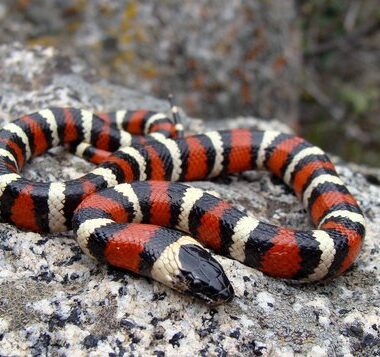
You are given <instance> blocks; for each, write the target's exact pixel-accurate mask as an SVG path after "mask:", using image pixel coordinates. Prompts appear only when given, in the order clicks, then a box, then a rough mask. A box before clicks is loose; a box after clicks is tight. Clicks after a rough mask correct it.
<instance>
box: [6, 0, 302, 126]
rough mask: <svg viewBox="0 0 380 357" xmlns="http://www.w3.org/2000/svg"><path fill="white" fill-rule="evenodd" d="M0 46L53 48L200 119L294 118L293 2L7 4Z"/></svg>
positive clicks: (296, 42) (63, 0) (59, 0)
mask: <svg viewBox="0 0 380 357" xmlns="http://www.w3.org/2000/svg"><path fill="white" fill-rule="evenodd" d="M0 20H1V27H2V29H3V31H1V33H0V42H1V41H6V42H7V41H14V40H15V39H16V40H18V41H22V42H24V43H27V44H44V45H46V44H49V45H51V46H55V47H56V48H60V49H61V50H63V51H65V53H66V54H68V55H70V56H81V57H82V58H83V59H85V61H86V62H87V63H89V64H90V65H91V66H92V67H94V68H97V70H98V72H99V73H100V74H101V75H102V76H106V77H108V78H111V79H112V80H113V81H117V82H118V83H121V84H124V85H127V86H129V87H133V88H136V89H137V90H143V91H145V92H152V93H155V94H156V95H158V96H166V95H167V93H168V92H174V93H176V95H177V99H178V101H179V103H180V104H181V106H183V107H185V108H186V109H187V111H189V112H191V113H192V114H193V115H199V113H202V114H203V115H207V116H224V117H227V116H228V115H231V113H236V112H237V111H239V112H243V111H244V112H245V113H250V114H251V115H252V114H253V115H258V116H261V117H266V118H269V117H278V118H280V117H281V118H283V120H286V121H288V122H289V123H290V122H293V123H294V120H296V118H297V109H298V95H299V94H298V88H297V82H298V80H299V75H300V73H301V71H300V67H301V65H300V64H301V59H300V56H301V55H300V34H299V29H298V27H297V26H296V23H297V22H296V11H295V4H294V1H293V0H282V1H259V0H251V1H246V2H244V1H243V2H242V1H240V0H219V1H215V0H201V1H199V0H198V1H187V2H183V1H180V0H171V1H160V2H157V1H137V0H130V1H124V0H91V1H90V0H81V1H77V0H37V1H14V0H3V1H2V2H1V3H0Z"/></svg>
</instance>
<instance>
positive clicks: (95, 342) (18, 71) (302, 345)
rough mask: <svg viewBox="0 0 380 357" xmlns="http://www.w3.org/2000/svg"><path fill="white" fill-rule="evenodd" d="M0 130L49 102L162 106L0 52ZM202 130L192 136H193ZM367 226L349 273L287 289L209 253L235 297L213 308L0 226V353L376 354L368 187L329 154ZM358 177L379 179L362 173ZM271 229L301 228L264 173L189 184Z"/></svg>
mask: <svg viewBox="0 0 380 357" xmlns="http://www.w3.org/2000/svg"><path fill="white" fill-rule="evenodd" d="M0 79H1V80H0V96H1V101H0V113H1V118H2V120H3V122H7V121H9V120H12V119H14V118H16V117H17V115H19V114H21V113H29V112H31V111H33V110H36V109H41V108H44V107H48V106H51V105H66V106H76V107H81V108H89V109H98V110H99V109H102V110H114V109H120V108H124V109H125V108H126V107H128V108H137V107H144V108H152V109H158V110H166V109H168V104H167V103H166V102H165V101H160V100H157V99H155V98H153V97H149V96H146V95H142V94H141V93H139V92H136V91H134V90H128V89H125V88H123V87H119V86H115V85H111V84H109V83H108V82H106V81H101V80H98V79H97V77H96V76H95V75H94V74H93V73H91V72H90V71H88V70H87V69H86V66H85V65H84V63H83V62H82V61H80V60H78V59H75V58H71V59H69V58H67V57H65V56H62V55H60V54H59V53H57V52H56V51H55V50H52V49H51V48H39V47H37V48H32V49H26V48H24V47H22V46H20V45H3V46H0ZM189 125H190V127H191V128H192V129H193V130H206V129H208V128H211V127H213V128H215V127H232V126H249V127H260V128H272V129H280V130H289V129H288V128H286V127H284V125H283V124H280V123H279V122H276V121H265V122H264V121H261V120H258V119H255V118H237V119H236V118H235V119H233V120H230V121H222V122H207V123H205V124H203V123H202V122H200V121H195V122H194V121H192V120H189ZM202 126H204V128H202ZM334 161H335V162H336V163H337V169H338V171H339V173H340V174H341V176H342V178H343V180H344V181H345V182H346V184H347V186H348V187H349V189H350V190H351V192H352V193H353V194H354V195H355V197H356V198H357V199H358V200H359V202H360V204H361V206H362V208H363V210H364V212H365V214H366V216H367V219H368V235H367V239H366V242H365V245H364V248H363V252H362V254H361V256H360V258H359V259H358V261H357V263H356V264H355V266H354V267H353V268H352V269H350V271H348V272H347V273H346V274H344V275H343V276H342V277H340V278H338V279H335V280H333V281H330V282H325V283H320V284H314V285H297V284H292V283H288V282H284V281H280V280H275V279H272V278H269V277H267V276H264V275H263V274H262V273H260V272H258V271H255V270H253V269H251V268H248V267H245V266H243V265H242V264H240V263H238V262H235V261H232V260H230V259H226V258H223V257H218V260H219V261H220V262H221V264H222V265H223V267H224V269H225V271H226V273H227V275H228V277H229V278H230V280H231V282H232V284H233V285H234V288H235V291H236V297H235V299H234V300H233V301H232V302H231V303H229V304H226V305H222V306H218V307H213V308H211V307H209V306H206V305H205V304H204V303H202V302H201V301H198V300H195V299H193V298H191V297H188V296H184V295H181V294H179V293H177V292H175V291H172V290H170V289H168V288H166V287H164V286H162V285H160V284H158V283H155V282H152V281H149V280H147V279H145V278H140V277H136V276H134V275H131V274H128V273H124V272H121V271H120V270H115V269H112V268H110V267H108V266H105V265H102V264H99V263H97V262H95V261H92V260H91V259H90V258H87V257H86V256H85V255H84V254H82V253H81V252H80V249H79V248H78V246H77V244H76V242H75V241H74V239H73V235H72V234H71V233H70V232H69V233H62V234H56V235H39V234H35V233H28V232H22V231H19V230H17V229H16V228H14V227H13V226H11V225H9V224H5V223H3V224H0V355H23V354H25V353H28V354H35V355H41V354H49V355H52V354H54V355H55V354H59V355H61V354H62V355H63V354H65V355H77V354H80V353H82V354H87V353H91V352H92V353H94V354H96V355H106V354H111V355H115V354H117V355H147V354H149V355H157V356H164V355H166V356H178V355H181V356H193V355H199V354H200V355H215V356H224V355H226V354H228V355H249V356H253V355H258V356H268V355H271V356H280V355H292V354H300V355H306V354H307V353H308V352H310V355H314V356H321V355H322V356H324V355H325V356H331V355H337V356H343V355H349V354H350V353H351V354H357V353H359V352H360V354H361V355H375V354H379V353H380V348H379V325H380V316H379V303H380V299H379V292H378V288H377V287H378V285H379V272H378V271H379V263H380V262H379V260H380V258H379V257H380V253H379V249H380V247H379V243H378V241H377V239H376V238H377V235H378V234H377V232H378V227H379V224H380V186H379V185H378V183H377V181H376V180H374V179H372V178H370V179H369V178H368V177H369V176H368V175H369V173H366V172H367V171H368V170H367V168H365V167H358V166H357V165H351V164H348V163H345V162H342V161H341V160H340V159H338V158H334ZM90 167H91V165H90V164H88V163H85V162H84V161H83V160H81V159H79V158H76V157H73V156H71V155H69V154H67V153H65V152H63V151H62V150H55V151H53V152H52V153H49V154H46V155H44V156H43V157H41V158H37V159H35V160H33V163H32V164H31V165H29V166H28V168H27V169H26V171H25V175H26V176H28V177H29V178H33V179H36V180H47V179H69V178H73V177H77V176H78V175H81V174H82V173H85V172H87V171H88V170H90ZM368 172H370V175H371V176H370V177H376V176H378V175H379V174H380V172H379V170H377V171H376V170H375V171H374V170H372V171H368ZM194 185H195V186H197V187H202V188H204V189H207V190H214V191H217V192H218V193H219V194H220V195H221V197H224V198H226V199H228V200H229V201H231V202H233V203H234V204H235V205H237V206H238V207H240V208H242V209H245V210H247V211H249V212H251V213H253V214H255V215H256V216H258V217H259V218H260V219H263V220H265V221H270V222H273V223H275V224H280V225H287V226H294V227H297V228H310V227H311V225H310V222H309V220H308V218H307V216H306V214H305V212H304V210H303V209H302V207H301V204H300V203H299V202H298V201H297V199H296V198H295V196H294V195H293V194H292V193H291V192H290V190H289V189H287V188H286V187H285V186H284V185H282V184H281V183H280V182H278V180H274V179H273V178H272V177H271V175H270V174H268V173H264V172H249V173H244V174H241V175H234V176H231V177H229V178H228V179H219V180H213V181H206V182H195V183H194Z"/></svg>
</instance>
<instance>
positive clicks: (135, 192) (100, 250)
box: [0, 108, 365, 303]
mask: <svg viewBox="0 0 380 357" xmlns="http://www.w3.org/2000/svg"><path fill="white" fill-rule="evenodd" d="M127 131H129V133H128V132H127ZM131 134H134V135H135V136H134V135H131ZM141 135H146V136H141ZM175 135H176V126H175V125H174V124H173V123H172V121H171V120H170V119H169V118H168V117H166V116H165V115H164V114H161V113H155V112H150V111H131V112H128V111H118V112H114V113H106V114H97V115H96V114H92V113H91V112H87V111H83V110H77V109H72V108H64V109H62V108H51V109H45V110H43V111H40V112H37V113H34V114H31V115H27V116H23V117H21V118H19V119H17V120H16V121H14V122H13V123H10V124H7V125H6V126H5V127H4V128H3V129H2V130H0V195H1V196H0V211H1V216H2V218H3V219H4V220H6V221H7V222H10V223H13V224H15V225H16V226H18V227H20V228H22V229H27V230H32V231H36V232H57V231H64V230H68V229H71V228H73V230H74V232H75V235H76V237H77V240H78V243H79V245H80V246H81V248H82V249H83V251H84V252H85V253H86V254H88V255H90V256H91V257H94V258H96V259H99V260H101V261H106V262H108V263H109V264H111V265H114V266H117V267H121V268H125V269H128V270H131V271H134V272H136V273H139V274H141V275H145V276H148V277H151V278H153V279H155V280H158V281H160V282H162V283H164V284H166V285H168V286H170V287H172V288H174V289H177V290H180V291H188V292H190V293H192V294H193V295H196V296H199V297H201V298H203V299H205V300H207V301H209V302H212V303H220V302H224V301H227V300H229V299H231V298H232V296H233V289H232V287H231V284H230V283H229V281H228V279H227V277H226V275H225V273H224V271H223V269H222V267H221V266H220V265H219V263H217V261H216V260H215V259H214V258H213V257H212V255H211V254H210V252H209V251H208V250H206V249H204V248H203V246H206V247H207V248H211V249H212V250H214V251H216V252H217V253H219V254H222V255H225V256H228V257H231V258H233V259H236V260H238V261H240V262H242V263H243V264H246V265H248V266H251V267H254V268H256V269H259V270H261V271H263V272H264V273H266V274H268V275H270V276H274V277H280V278H287V279H296V280H301V281H317V280H321V279H326V278H330V277H334V276H336V275H339V274H341V273H342V272H343V271H345V270H346V269H347V268H349V267H350V266H351V265H352V263H353V262H354V260H355V259H356V257H357V255H358V254H359V252H360V248H361V246H362V242H363V239H364V236H365V219H364V216H363V213H362V212H361V210H360V208H359V206H358V204H357V202H356V200H355V199H354V198H353V197H352V195H351V194H350V193H349V191H348V189H347V188H346V187H345V185H344V183H343V182H342V181H341V179H340V178H339V175H338V174H337V172H336V171H335V168H334V166H333V164H332V163H331V161H330V160H329V158H328V157H327V155H326V154H325V153H324V152H323V151H322V150H321V149H319V148H317V147H315V146H313V145H312V144H310V143H308V142H307V141H305V140H304V139H302V138H300V137H297V136H294V135H290V134H284V133H280V132H276V131H256V130H249V129H233V130H225V131H212V132H208V133H205V134H198V135H192V136H188V137H185V138H175ZM57 145H67V146H69V147H70V149H71V150H73V151H75V152H76V153H77V154H78V155H81V156H83V157H85V158H86V159H88V160H90V161H92V162H94V163H97V164H98V166H97V167H96V168H95V169H94V170H93V171H91V172H90V173H88V174H87V175H85V176H83V177H81V178H80V179H77V180H71V181H67V182H64V183H63V182H52V183H41V182H31V181H28V180H26V179H25V178H23V177H22V176H21V175H20V174H19V171H20V170H21V168H22V167H23V165H24V164H25V162H26V161H27V160H29V159H30V158H31V157H33V156H36V155H40V154H42V153H43V152H45V151H46V150H48V149H49V148H50V147H53V146H57ZM120 147H121V148H120ZM118 148H120V149H118ZM115 150H116V151H115ZM111 152H112V153H111ZM251 169H260V170H261V169H266V170H269V171H271V172H272V173H273V174H274V175H275V176H277V177H278V178H280V179H282V180H283V182H284V183H285V184H286V185H288V186H289V187H291V188H292V189H293V190H294V192H295V194H296V195H297V196H298V197H299V198H300V200H301V201H302V203H303V205H304V207H305V209H307V210H308V211H309V212H310V216H311V219H312V221H313V223H314V225H315V226H316V229H314V230H308V231H305V230H295V229H291V228H285V227H278V226H274V225H271V224H267V223H264V222H261V221H259V220H258V219H256V218H255V217H253V216H251V215H248V214H246V213H244V212H241V211H239V210H238V209H236V208H234V207H233V206H231V205H230V204H229V203H228V202H226V201H224V200H222V199H220V198H217V197H215V196H213V195H211V194H209V193H207V192H204V191H202V190H200V189H197V188H193V187H190V186H188V185H185V184H182V183H175V181H193V180H204V179H210V178H213V177H217V176H220V175H226V174H231V173H237V172H243V171H246V170H251ZM173 229H175V230H173Z"/></svg>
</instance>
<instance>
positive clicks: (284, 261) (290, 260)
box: [260, 228, 302, 278]
mask: <svg viewBox="0 0 380 357" xmlns="http://www.w3.org/2000/svg"><path fill="white" fill-rule="evenodd" d="M271 243H273V244H274V245H273V247H272V248H270V249H269V250H268V251H267V252H266V253H265V254H264V255H263V257H262V260H261V268H260V270H261V271H262V272H264V273H266V274H268V275H271V276H275V277H279V278H291V277H292V276H294V275H295V274H296V273H297V272H298V271H299V270H300V268H301V261H302V259H301V256H300V254H299V253H300V252H299V248H298V244H297V241H296V237H295V232H294V231H292V230H290V229H286V228H280V229H279V230H278V233H277V234H276V236H275V237H273V239H272V240H271Z"/></svg>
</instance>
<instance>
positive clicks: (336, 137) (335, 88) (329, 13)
mask: <svg viewBox="0 0 380 357" xmlns="http://www.w3.org/2000/svg"><path fill="white" fill-rule="evenodd" d="M297 12H298V18H299V21H300V27H301V30H302V38H303V40H302V52H303V75H302V81H301V90H300V123H301V128H302V132H303V133H304V134H305V135H306V136H307V137H308V138H309V139H311V140H313V141H314V142H316V143H319V144H320V145H321V146H323V147H324V148H325V149H326V150H329V151H331V152H336V153H339V154H340V155H341V156H342V157H344V158H346V159H348V160H352V161H357V162H362V163H363V162H365V163H368V164H371V165H375V166H379V165H380V3H379V1H366V0H361V1H357V0H353V1H339V0H334V1H328V0H322V1H321V0H308V1H297Z"/></svg>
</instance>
